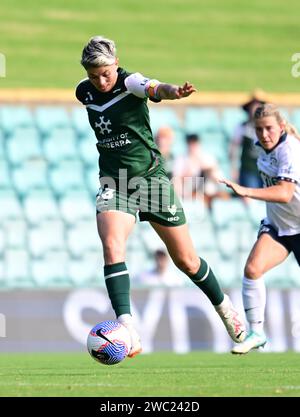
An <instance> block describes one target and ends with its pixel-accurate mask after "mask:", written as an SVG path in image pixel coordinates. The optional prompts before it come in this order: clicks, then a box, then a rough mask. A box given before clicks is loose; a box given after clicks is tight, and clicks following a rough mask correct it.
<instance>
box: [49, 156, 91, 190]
mask: <svg viewBox="0 0 300 417" xmlns="http://www.w3.org/2000/svg"><path fill="white" fill-rule="evenodd" d="M49 182H50V185H51V187H52V189H53V191H54V193H55V196H56V197H58V198H59V197H61V196H62V195H64V194H65V193H67V192H68V191H74V190H86V189H87V186H86V184H85V181H84V175H83V168H82V163H81V162H80V161H77V160H73V161H66V160H64V161H62V162H61V163H60V164H59V165H58V166H55V167H53V168H52V169H51V170H50V172H49Z"/></svg>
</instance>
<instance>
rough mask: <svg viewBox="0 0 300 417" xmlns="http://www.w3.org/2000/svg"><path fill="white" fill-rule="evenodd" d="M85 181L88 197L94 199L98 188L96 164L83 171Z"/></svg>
mask: <svg viewBox="0 0 300 417" xmlns="http://www.w3.org/2000/svg"><path fill="white" fill-rule="evenodd" d="M85 180H86V184H87V188H88V190H89V193H90V195H91V196H92V198H94V197H96V194H97V192H98V190H99V187H100V182H99V168H98V164H97V165H94V166H93V167H90V168H88V169H86V170H85Z"/></svg>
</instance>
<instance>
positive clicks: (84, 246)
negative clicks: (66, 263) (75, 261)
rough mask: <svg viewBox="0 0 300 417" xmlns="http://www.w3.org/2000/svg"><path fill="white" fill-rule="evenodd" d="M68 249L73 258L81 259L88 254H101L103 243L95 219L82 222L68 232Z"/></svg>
mask: <svg viewBox="0 0 300 417" xmlns="http://www.w3.org/2000/svg"><path fill="white" fill-rule="evenodd" d="M66 241H67V247H68V249H69V251H70V253H71V255H72V257H74V258H76V257H81V256H82V255H84V254H85V253H86V252H90V251H92V252H97V251H99V252H100V249H101V243H100V240H99V237H98V233H97V225H96V221H95V219H93V220H89V221H80V222H78V223H77V224H74V226H73V227H70V228H69V229H68V230H67V235H66Z"/></svg>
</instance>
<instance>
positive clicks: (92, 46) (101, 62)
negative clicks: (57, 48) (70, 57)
mask: <svg viewBox="0 0 300 417" xmlns="http://www.w3.org/2000/svg"><path fill="white" fill-rule="evenodd" d="M115 62H116V45H115V43H114V41H112V40H111V39H106V38H104V37H103V36H94V37H93V38H91V39H90V40H89V42H88V43H87V45H85V47H84V48H83V51H82V56H81V65H82V66H83V67H84V68H85V69H86V70H87V69H89V68H95V67H101V66H106V65H112V64H114V63H115Z"/></svg>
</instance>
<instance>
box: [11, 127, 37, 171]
mask: <svg viewBox="0 0 300 417" xmlns="http://www.w3.org/2000/svg"><path fill="white" fill-rule="evenodd" d="M6 147H7V156H8V159H9V162H10V163H11V164H13V165H18V164H23V163H25V162H27V161H28V160H30V159H44V156H43V152H42V147H41V144H40V138H39V134H38V131H37V130H36V129H35V128H34V127H26V128H16V129H15V130H14V132H13V133H12V134H11V136H10V137H9V139H8V140H7V144H6Z"/></svg>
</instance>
